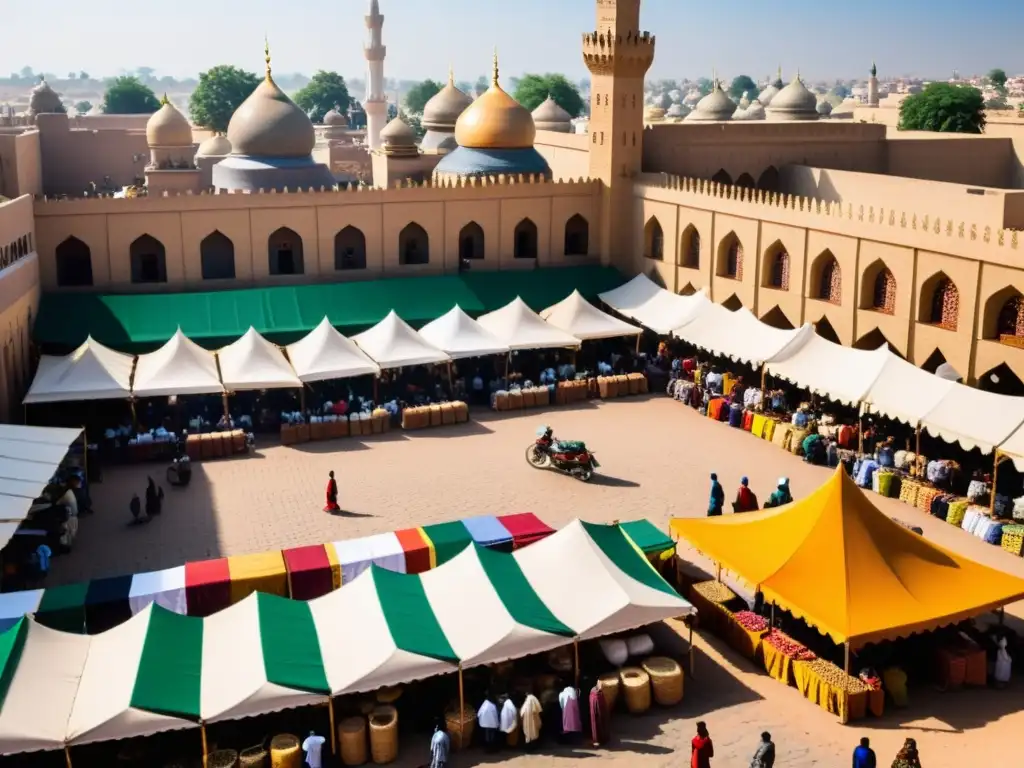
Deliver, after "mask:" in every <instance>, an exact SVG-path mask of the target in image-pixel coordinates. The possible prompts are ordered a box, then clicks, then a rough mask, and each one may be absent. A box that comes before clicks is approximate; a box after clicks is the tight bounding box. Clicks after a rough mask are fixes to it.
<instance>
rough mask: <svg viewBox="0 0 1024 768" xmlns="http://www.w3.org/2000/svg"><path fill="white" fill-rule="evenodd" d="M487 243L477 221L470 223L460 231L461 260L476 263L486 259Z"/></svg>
mask: <svg viewBox="0 0 1024 768" xmlns="http://www.w3.org/2000/svg"><path fill="white" fill-rule="evenodd" d="M485 245H486V241H485V240H484V230H483V227H481V226H480V225H479V224H477V223H476V222H475V221H471V222H469V224H467V225H466V226H464V227H463V228H462V229H461V230H460V231H459V258H460V259H462V260H464V261H476V260H479V259H482V258H484V254H486V250H485Z"/></svg>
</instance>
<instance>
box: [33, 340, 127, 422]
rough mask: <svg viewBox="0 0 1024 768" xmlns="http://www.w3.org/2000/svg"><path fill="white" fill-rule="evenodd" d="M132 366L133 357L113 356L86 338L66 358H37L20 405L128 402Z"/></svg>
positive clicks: (116, 354)
mask: <svg viewBox="0 0 1024 768" xmlns="http://www.w3.org/2000/svg"><path fill="white" fill-rule="evenodd" d="M134 366H135V357H134V356H132V355H126V354H123V353H121V352H115V351H114V350H112V349H110V348H109V347H105V346H103V345H102V344H100V343H99V342H98V341H94V340H93V338H92V337H91V336H90V337H88V338H86V340H85V341H84V342H83V343H82V345H81V346H80V347H78V349H76V350H75V351H74V352H72V353H70V354H68V355H63V356H54V355H41V356H40V358H39V367H38V368H37V369H36V375H35V377H34V378H33V379H32V385H31V386H30V387H29V389H28V393H27V394H26V395H25V399H24V400H23V401H22V402H23V403H24V404H25V405H32V404H35V403H60V402H67V401H80V400H117V399H120V398H124V399H128V398H129V397H131V378H132V369H133V368H134Z"/></svg>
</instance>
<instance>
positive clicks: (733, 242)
mask: <svg viewBox="0 0 1024 768" xmlns="http://www.w3.org/2000/svg"><path fill="white" fill-rule="evenodd" d="M715 274H717V275H718V276H719V277H726V278H729V279H730V280H742V279H743V244H742V243H741V242H740V239H739V238H738V237H736V233H735V232H730V233H729V234H728V235H726V236H725V238H724V239H723V240H722V244H721V245H719V246H718V269H716V270H715Z"/></svg>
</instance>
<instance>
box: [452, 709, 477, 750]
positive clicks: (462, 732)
mask: <svg viewBox="0 0 1024 768" xmlns="http://www.w3.org/2000/svg"><path fill="white" fill-rule="evenodd" d="M444 721H445V725H446V726H447V728H448V737H449V738H450V739H451V740H452V750H453V751H456V752H457V751H459V750H461V749H463V747H467V746H469V745H470V744H471V743H472V742H473V729H474V728H475V727H476V713H475V712H474V711H473V710H472V709H470V708H469V707H466V708H465V709H463V710H462V717H461V718H460V717H459V710H458V706H457V705H456V706H455V707H452V708H451V709H449V710H448V711H447V712H445V713H444Z"/></svg>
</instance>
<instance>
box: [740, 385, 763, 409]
mask: <svg viewBox="0 0 1024 768" xmlns="http://www.w3.org/2000/svg"><path fill="white" fill-rule="evenodd" d="M763 400H764V393H763V392H761V390H760V389H757V388H756V387H751V388H750V389H748V390H747V391H746V392H744V393H743V405H744V407H746V408H749V409H750V410H755V409H757V408H760V407H761V402H762V401H763Z"/></svg>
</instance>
